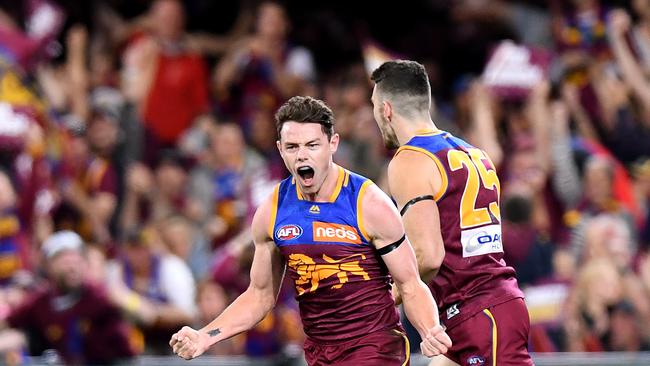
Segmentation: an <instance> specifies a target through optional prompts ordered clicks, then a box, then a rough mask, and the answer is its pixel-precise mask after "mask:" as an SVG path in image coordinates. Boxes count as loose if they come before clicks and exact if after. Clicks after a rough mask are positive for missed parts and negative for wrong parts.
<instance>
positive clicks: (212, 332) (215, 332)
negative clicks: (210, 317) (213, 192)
mask: <svg viewBox="0 0 650 366" xmlns="http://www.w3.org/2000/svg"><path fill="white" fill-rule="evenodd" d="M219 334H221V329H219V328H217V329H212V330H210V331H208V335H209V336H210V337H216V336H218V335H219Z"/></svg>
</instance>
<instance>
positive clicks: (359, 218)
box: [357, 179, 372, 243]
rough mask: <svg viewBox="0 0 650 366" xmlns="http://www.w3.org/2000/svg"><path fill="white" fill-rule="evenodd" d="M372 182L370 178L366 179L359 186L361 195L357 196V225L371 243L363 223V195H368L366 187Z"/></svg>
mask: <svg viewBox="0 0 650 366" xmlns="http://www.w3.org/2000/svg"><path fill="white" fill-rule="evenodd" d="M371 184H372V181H371V180H370V179H368V180H366V181H365V182H363V184H362V185H361V188H359V195H358V196H357V227H358V228H359V231H360V232H361V235H363V237H364V239H366V241H367V242H368V243H370V236H369V235H368V232H367V231H366V227H365V226H364V224H363V207H362V205H363V204H362V203H363V197H364V196H365V195H366V189H367V188H368V186H370V185H371Z"/></svg>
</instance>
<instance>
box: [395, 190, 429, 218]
mask: <svg viewBox="0 0 650 366" xmlns="http://www.w3.org/2000/svg"><path fill="white" fill-rule="evenodd" d="M424 200H432V201H433V200H434V198H433V196H432V195H430V194H428V195H426V196H418V197H415V198H413V199H412V200H410V201H408V202H406V204H405V205H404V207H403V208H402V210H401V211H400V212H399V214H400V215H402V216H404V213H405V212H406V210H408V209H409V208H410V207H411V206H413V205H414V204H416V203H418V202H420V201H424Z"/></svg>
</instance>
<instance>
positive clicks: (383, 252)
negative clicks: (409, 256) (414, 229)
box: [377, 234, 406, 255]
mask: <svg viewBox="0 0 650 366" xmlns="http://www.w3.org/2000/svg"><path fill="white" fill-rule="evenodd" d="M405 239H406V234H404V235H402V237H401V238H400V239H399V240H398V241H396V242H394V243H392V244H388V245H386V246H385V247H381V248H379V249H377V253H379V255H386V254H388V253H390V252H392V251H393V250H395V249H397V248H399V246H400V245H402V243H403V242H404V240H405Z"/></svg>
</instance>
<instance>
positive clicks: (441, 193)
mask: <svg viewBox="0 0 650 366" xmlns="http://www.w3.org/2000/svg"><path fill="white" fill-rule="evenodd" d="M404 150H411V151H416V152H420V153H422V154H424V155H426V156H428V157H429V158H431V160H433V162H434V163H436V166H437V167H438V170H439V171H440V177H441V179H442V185H441V186H440V190H438V192H436V193H435V194H434V195H433V198H434V199H435V200H436V201H439V200H440V199H441V198H442V196H444V195H445V193H446V192H447V187H448V186H449V178H448V177H447V171H446V170H445V167H444V165H442V162H441V161H440V159H438V157H437V156H436V155H435V154H432V153H431V151H429V150H426V149H423V148H421V147H417V146H410V145H403V146H400V148H399V149H397V152H396V153H395V156H397V154H399V153H400V152H402V151H404Z"/></svg>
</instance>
